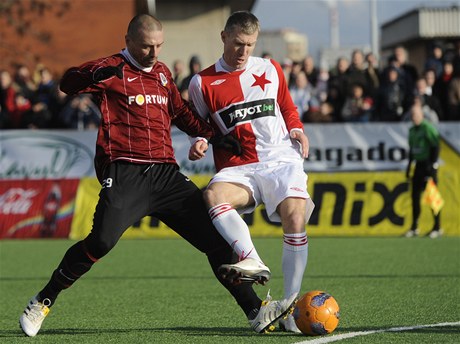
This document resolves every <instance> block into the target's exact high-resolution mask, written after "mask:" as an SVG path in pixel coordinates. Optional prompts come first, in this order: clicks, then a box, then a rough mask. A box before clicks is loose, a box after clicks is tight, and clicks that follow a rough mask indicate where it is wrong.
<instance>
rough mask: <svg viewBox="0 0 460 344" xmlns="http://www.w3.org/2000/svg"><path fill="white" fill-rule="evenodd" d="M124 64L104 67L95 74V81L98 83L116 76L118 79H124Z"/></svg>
mask: <svg viewBox="0 0 460 344" xmlns="http://www.w3.org/2000/svg"><path fill="white" fill-rule="evenodd" d="M124 65H125V63H124V62H121V63H120V64H119V65H118V66H116V67H115V66H107V67H102V68H99V69H98V70H96V71H95V72H94V73H93V80H94V81H96V82H101V81H102V80H107V79H108V78H111V77H112V76H114V75H116V76H117V78H118V79H123V66H124Z"/></svg>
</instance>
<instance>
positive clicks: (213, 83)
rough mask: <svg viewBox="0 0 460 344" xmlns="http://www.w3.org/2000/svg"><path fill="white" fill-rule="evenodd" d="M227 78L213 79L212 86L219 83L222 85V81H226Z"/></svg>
mask: <svg viewBox="0 0 460 344" xmlns="http://www.w3.org/2000/svg"><path fill="white" fill-rule="evenodd" d="M226 80H227V79H218V80H216V81H213V82H211V83H210V85H211V86H217V85H220V84H222V83H224V82H225V81H226Z"/></svg>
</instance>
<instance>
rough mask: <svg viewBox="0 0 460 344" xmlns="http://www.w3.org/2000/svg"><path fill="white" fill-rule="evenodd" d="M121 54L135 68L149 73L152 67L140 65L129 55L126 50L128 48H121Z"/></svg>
mask: <svg viewBox="0 0 460 344" xmlns="http://www.w3.org/2000/svg"><path fill="white" fill-rule="evenodd" d="M121 54H122V55H123V56H124V57H126V58H127V59H128V61H129V62H131V63H132V64H133V65H134V66H135V67H136V68H137V69H140V70H141V71H143V72H146V73H150V72H151V71H152V69H153V66H152V67H144V66H141V65H140V64H139V63H138V62H137V61H136V60H135V59H134V57H132V56H131V54H130V53H129V51H128V48H125V49H122V50H121Z"/></svg>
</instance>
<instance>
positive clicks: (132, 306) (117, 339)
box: [0, 237, 460, 344]
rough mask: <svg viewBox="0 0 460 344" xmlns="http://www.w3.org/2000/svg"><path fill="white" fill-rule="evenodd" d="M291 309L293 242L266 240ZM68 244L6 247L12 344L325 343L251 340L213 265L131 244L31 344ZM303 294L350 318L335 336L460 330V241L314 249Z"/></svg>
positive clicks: (366, 241) (396, 338)
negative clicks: (31, 308)
mask: <svg viewBox="0 0 460 344" xmlns="http://www.w3.org/2000/svg"><path fill="white" fill-rule="evenodd" d="M254 241H255V244H256V247H257V248H258V251H259V253H260V255H261V256H262V257H263V259H264V261H265V263H266V264H267V265H269V266H270V268H271V270H272V280H271V281H270V282H269V283H268V285H267V286H256V287H255V289H256V291H257V293H258V294H259V296H260V297H261V298H263V297H264V296H265V294H266V292H267V291H268V289H271V294H272V296H273V297H274V298H275V299H276V298H280V297H281V296H282V290H283V286H282V284H283V280H282V273H281V254H282V239H281V238H271V239H262V238H257V239H255V240H254ZM71 244H72V242H71V241H68V240H30V241H29V240H14V241H0V302H1V303H0V306H1V308H0V309H1V310H2V314H1V316H0V342H2V343H23V342H30V343H32V342H33V343H65V342H67V343H175V344H180V343H187V344H190V343H213V344H214V343H296V342H301V341H305V340H312V339H315V338H314V337H305V336H301V335H294V334H287V333H282V332H279V331H276V332H273V333H270V334H268V335H260V334H256V333H253V332H251V330H250V329H249V327H248V325H247V321H246V319H245V317H244V314H243V313H242V311H241V310H240V309H239V307H238V306H237V305H236V303H235V301H234V300H233V299H232V298H231V296H230V295H229V294H228V293H227V292H226V290H225V289H224V288H223V287H221V286H220V284H219V283H218V282H217V280H215V278H214V276H213V275H212V272H211V270H210V268H209V266H208V263H207V260H206V258H205V256H204V255H202V254H201V253H199V252H198V251H196V250H194V249H193V248H192V247H191V246H190V245H188V244H187V243H186V242H185V241H183V240H181V239H157V240H154V239H151V240H122V241H120V243H119V244H118V245H117V246H116V247H115V249H114V250H112V252H110V253H109V255H107V256H106V257H104V258H103V259H102V260H101V261H100V262H99V263H97V264H96V265H94V266H93V268H92V270H91V271H90V272H89V273H88V274H86V275H85V276H84V277H83V278H82V279H81V280H79V281H78V282H77V283H76V284H75V285H74V286H73V287H72V288H70V289H69V290H67V291H64V292H63V293H62V294H61V295H60V297H59V299H58V302H57V303H56V305H55V306H54V307H53V308H52V311H51V313H50V315H49V316H48V318H47V319H46V320H45V322H44V325H43V327H42V330H41V331H40V333H39V334H38V335H37V337H35V338H25V337H24V336H23V334H22V332H21V331H20V330H19V328H18V317H19V315H20V314H21V312H22V310H23V308H24V306H25V305H26V304H27V301H28V299H29V298H30V297H31V296H33V295H34V293H36V292H37V291H39V290H40V288H41V287H43V285H44V284H45V283H46V282H47V280H48V278H49V275H50V274H51V272H52V270H53V269H54V268H55V267H56V266H57V264H58V263H59V261H60V259H61V258H62V255H63V254H64V252H65V251H66V249H67V248H68V247H69V246H70V245H71ZM309 245H310V254H309V261H308V267H307V271H306V273H305V277H304V281H303V285H302V289H303V291H304V292H306V291H308V290H314V289H321V290H326V291H327V292H329V293H330V294H332V295H333V296H334V297H335V298H336V299H337V301H338V303H339V305H340V307H341V320H340V324H339V327H338V329H337V330H336V331H335V332H334V333H333V334H332V335H337V334H345V333H349V332H355V331H372V330H380V329H389V328H392V327H407V326H416V325H426V324H437V323H445V322H459V321H460V308H459V307H460V283H459V282H460V278H459V276H460V263H459V262H460V238H452V237H450V238H447V237H443V238H440V239H436V240H431V239H427V238H412V239H406V238H314V237H313V238H310V244H309ZM459 331H460V327H459V326H458V325H457V326H450V327H434V328H421V329H416V330H412V331H402V332H383V333H376V334H371V335H366V336H361V337H356V338H352V339H346V340H343V341H342V342H344V343H458V342H460V332H459Z"/></svg>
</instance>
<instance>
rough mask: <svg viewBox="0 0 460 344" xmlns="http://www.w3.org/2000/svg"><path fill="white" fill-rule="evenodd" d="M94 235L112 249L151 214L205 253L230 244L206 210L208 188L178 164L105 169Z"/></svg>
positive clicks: (94, 240)
mask: <svg viewBox="0 0 460 344" xmlns="http://www.w3.org/2000/svg"><path fill="white" fill-rule="evenodd" d="M104 174H105V175H104V182H103V185H102V189H101V192H100V193H99V202H98V204H97V206H96V212H95V214H94V222H93V228H92V231H91V234H90V235H89V237H88V238H87V239H89V240H90V241H92V243H93V244H94V245H96V246H99V245H100V243H105V244H106V245H107V247H108V249H109V250H110V248H111V247H113V246H115V244H116V242H117V241H118V240H119V238H120V237H121V235H122V234H123V233H124V232H125V230H126V229H127V228H128V227H129V226H131V225H133V224H134V223H135V222H137V221H139V220H140V219H142V218H143V217H144V216H147V215H151V216H154V217H156V218H158V219H159V220H161V221H162V222H164V223H165V224H166V225H168V226H169V227H170V228H171V229H173V230H174V231H175V232H176V233H178V234H179V235H180V236H182V237H183V238H184V239H186V240H187V241H188V242H190V243H191V244H192V245H193V246H194V247H196V248H197V249H198V250H200V251H202V252H204V253H207V254H208V253H210V252H212V251H214V250H217V249H220V248H222V247H223V246H226V245H227V243H226V241H225V240H224V239H223V238H222V237H221V236H220V234H219V233H218V232H217V230H216V229H215V228H214V226H213V224H212V222H211V219H210V217H209V215H208V212H207V210H206V206H205V203H204V200H203V194H202V191H201V190H200V189H199V188H198V187H197V186H196V185H195V184H194V183H193V182H192V181H191V180H190V179H189V178H187V177H186V176H184V175H183V174H182V173H180V172H179V171H178V167H177V166H176V165H174V164H154V165H136V164H131V163H128V162H123V161H120V162H115V163H112V164H110V165H109V166H108V167H107V169H106V171H105V173H104Z"/></svg>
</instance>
